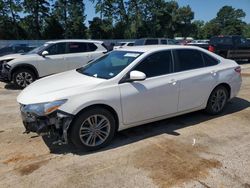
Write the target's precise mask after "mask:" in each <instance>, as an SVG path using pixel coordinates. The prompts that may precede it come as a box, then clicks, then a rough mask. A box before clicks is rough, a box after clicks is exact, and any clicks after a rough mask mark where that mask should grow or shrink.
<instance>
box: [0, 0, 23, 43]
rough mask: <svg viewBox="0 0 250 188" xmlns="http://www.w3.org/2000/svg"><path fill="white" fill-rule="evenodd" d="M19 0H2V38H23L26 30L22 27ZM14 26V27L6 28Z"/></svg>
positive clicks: (0, 28) (0, 4) (0, 26)
mask: <svg viewBox="0 0 250 188" xmlns="http://www.w3.org/2000/svg"><path fill="white" fill-rule="evenodd" d="M21 10H22V7H21V2H20V1H19V0H1V1H0V38H1V39H13V38H14V39H23V38H25V31H24V30H23V29H22V28H21V27H20V25H19V21H20V17H19V13H20V12H21ZM6 28H12V29H6Z"/></svg>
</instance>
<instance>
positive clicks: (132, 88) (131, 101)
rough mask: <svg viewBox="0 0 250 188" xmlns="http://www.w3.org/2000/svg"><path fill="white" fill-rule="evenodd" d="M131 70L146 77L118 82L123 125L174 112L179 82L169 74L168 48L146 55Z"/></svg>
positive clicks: (170, 70) (169, 54) (169, 59)
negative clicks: (141, 79) (142, 79)
mask: <svg viewBox="0 0 250 188" xmlns="http://www.w3.org/2000/svg"><path fill="white" fill-rule="evenodd" d="M133 70H137V71H141V72H143V73H145V74H146V76H147V78H146V80H144V81H137V82H132V83H131V82H125V83H121V84H120V92H121V103H122V113H123V123H124V124H132V123H136V122H140V121H144V120H149V119H153V118H158V117H161V116H165V115H167V114H173V113H176V112H177V104H178V91H179V83H178V82H176V81H175V76H173V75H171V73H172V56H171V51H162V52H157V53H154V54H152V55H149V56H148V57H147V58H146V59H144V60H143V61H142V62H141V63H139V64H138V65H137V66H136V67H135V68H134V69H133Z"/></svg>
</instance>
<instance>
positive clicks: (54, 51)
mask: <svg viewBox="0 0 250 188" xmlns="http://www.w3.org/2000/svg"><path fill="white" fill-rule="evenodd" d="M65 49H66V43H64V42H61V43H57V44H53V45H52V46H49V47H48V48H47V49H46V51H48V52H49V55H59V54H65Z"/></svg>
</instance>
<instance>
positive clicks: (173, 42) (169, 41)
mask: <svg viewBox="0 0 250 188" xmlns="http://www.w3.org/2000/svg"><path fill="white" fill-rule="evenodd" d="M168 44H170V45H174V44H176V41H175V40H168Z"/></svg>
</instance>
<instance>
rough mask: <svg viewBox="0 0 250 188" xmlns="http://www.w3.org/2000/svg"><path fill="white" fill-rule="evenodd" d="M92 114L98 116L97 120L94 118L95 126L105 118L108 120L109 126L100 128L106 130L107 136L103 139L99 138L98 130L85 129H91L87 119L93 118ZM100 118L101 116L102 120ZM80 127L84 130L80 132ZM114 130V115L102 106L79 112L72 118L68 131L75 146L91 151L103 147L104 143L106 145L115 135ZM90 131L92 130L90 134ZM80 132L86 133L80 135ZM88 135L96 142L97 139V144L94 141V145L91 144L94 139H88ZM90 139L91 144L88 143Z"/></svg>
mask: <svg viewBox="0 0 250 188" xmlns="http://www.w3.org/2000/svg"><path fill="white" fill-rule="evenodd" d="M93 116H98V117H97V120H96V122H97V125H96V126H95V127H98V124H99V123H100V122H101V121H106V120H107V121H108V123H109V125H110V126H109V128H106V130H104V129H105V128H103V129H100V130H102V131H103V130H104V131H107V132H108V133H107V134H106V135H107V137H106V138H105V140H104V141H103V140H101V139H100V137H99V136H100V134H99V133H98V132H93V130H92V131H90V130H87V129H91V128H90V127H91V125H90V124H89V121H88V119H89V118H90V117H92V118H93ZM101 118H103V119H104V120H103V119H101ZM105 118H106V119H105ZM98 119H99V122H98ZM92 120H93V119H92ZM100 120H101V121H100ZM92 123H93V121H92ZM81 128H82V129H84V130H82V131H84V132H80V129H81ZM96 129H98V128H96ZM108 130H109V131H108ZM115 130H116V125H115V119H114V116H113V115H112V113H111V112H109V111H108V110H106V109H103V108H93V109H89V110H87V111H84V112H82V113H80V114H79V115H78V116H77V117H76V119H75V120H74V122H73V124H72V125H71V128H70V131H69V139H70V140H71V142H72V143H73V144H74V145H75V146H76V147H77V148H79V149H82V150H85V151H93V150H97V149H100V148H103V147H105V146H106V145H108V144H109V143H110V142H111V140H112V138H113V137H114V135H115ZM96 131H97V130H96ZM104 131H103V132H104ZM90 132H92V136H91V135H90ZM80 133H81V134H83V135H84V134H85V135H86V134H87V135H86V136H82V137H81V136H80ZM88 133H89V134H88ZM98 134H99V136H97V135H98ZM101 134H102V133H101ZM102 136H103V135H102ZM89 137H92V138H94V137H95V142H97V141H98V140H99V143H98V144H97V143H96V144H95V145H93V142H94V141H93V139H89ZM88 140H89V144H87V141H88ZM90 141H92V144H91V145H90V143H91V142H90Z"/></svg>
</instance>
